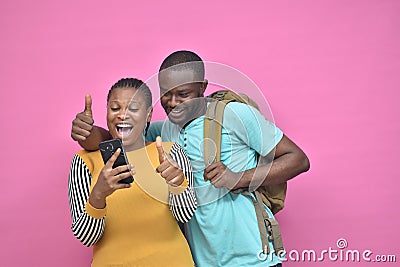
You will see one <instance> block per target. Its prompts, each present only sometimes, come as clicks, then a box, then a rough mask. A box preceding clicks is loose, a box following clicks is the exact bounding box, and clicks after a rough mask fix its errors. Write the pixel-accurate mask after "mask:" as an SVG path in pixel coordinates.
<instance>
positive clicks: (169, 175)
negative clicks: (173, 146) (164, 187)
mask: <svg viewBox="0 0 400 267" xmlns="http://www.w3.org/2000/svg"><path fill="white" fill-rule="evenodd" d="M156 148H157V151H158V160H159V161H160V165H159V166H158V167H157V168H156V171H157V172H158V173H160V174H161V176H162V177H163V178H164V179H165V181H166V182H167V184H169V185H172V186H180V185H181V184H182V183H183V181H184V179H185V176H184V174H183V172H182V170H181V169H180V168H179V166H178V164H177V163H176V161H175V160H173V159H172V158H171V156H170V155H168V154H167V153H165V152H164V149H163V147H162V139H161V137H159V136H158V137H157V138H156Z"/></svg>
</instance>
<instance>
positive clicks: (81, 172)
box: [68, 155, 105, 247]
mask: <svg viewBox="0 0 400 267" xmlns="http://www.w3.org/2000/svg"><path fill="white" fill-rule="evenodd" d="M91 180H92V175H91V174H90V172H89V169H88V168H87V166H86V164H85V162H84V161H83V160H82V158H81V157H79V156H78V155H75V156H74V158H73V159H72V163H71V168H70V172H69V180H68V198H69V206H70V211H71V217H72V227H71V229H72V232H73V233H74V235H75V237H76V238H77V239H78V240H79V241H81V243H82V244H83V245H85V246H88V247H89V246H93V245H94V244H95V243H96V242H97V241H98V240H99V239H100V238H101V237H102V235H103V233H104V225H105V216H103V217H102V218H94V217H92V216H90V215H89V214H88V213H87V212H86V208H85V207H86V204H87V202H88V199H89V191H90V182H91Z"/></svg>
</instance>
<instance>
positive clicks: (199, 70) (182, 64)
mask: <svg viewBox="0 0 400 267" xmlns="http://www.w3.org/2000/svg"><path fill="white" fill-rule="evenodd" d="M174 66H175V67H174ZM168 68H170V69H172V70H182V69H190V70H193V72H194V73H195V74H196V75H195V78H196V80H198V81H199V82H201V81H204V62H203V60H202V59H201V58H200V57H199V56H198V55H197V54H196V53H194V52H192V51H186V50H181V51H176V52H173V53H172V54H170V55H169V56H168V57H166V58H165V59H164V61H163V63H162V64H161V66H160V72H161V71H163V70H165V69H168Z"/></svg>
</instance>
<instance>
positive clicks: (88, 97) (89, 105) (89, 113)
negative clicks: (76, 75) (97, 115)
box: [84, 94, 93, 118]
mask: <svg viewBox="0 0 400 267" xmlns="http://www.w3.org/2000/svg"><path fill="white" fill-rule="evenodd" d="M84 112H85V115H86V116H89V117H91V118H93V114H92V96H91V95H89V94H87V95H86V96H85V110H84Z"/></svg>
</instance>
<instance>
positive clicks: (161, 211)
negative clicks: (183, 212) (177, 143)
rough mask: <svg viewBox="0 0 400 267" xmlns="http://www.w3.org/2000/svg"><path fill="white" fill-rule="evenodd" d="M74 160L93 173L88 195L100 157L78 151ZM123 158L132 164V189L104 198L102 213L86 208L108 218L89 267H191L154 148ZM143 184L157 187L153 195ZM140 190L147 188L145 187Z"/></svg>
mask: <svg viewBox="0 0 400 267" xmlns="http://www.w3.org/2000/svg"><path fill="white" fill-rule="evenodd" d="M78 156H79V157H81V159H82V160H83V162H84V163H85V164H86V166H87V168H88V169H89V171H90V173H91V176H92V180H91V186H90V189H92V188H93V186H94V185H95V184H96V181H97V178H98V175H99V173H100V171H101V169H102V168H103V166H104V164H103V160H102V158H101V154H100V152H99V151H96V152H87V151H80V152H79V153H78ZM127 157H128V159H129V162H130V163H133V164H135V168H134V170H135V171H136V174H135V175H134V178H135V181H134V182H133V183H132V186H131V187H130V188H128V189H122V190H117V191H115V192H114V193H113V194H111V195H110V196H109V197H107V207H106V208H105V209H100V210H99V209H95V208H94V207H92V206H91V205H90V204H89V202H87V203H86V206H85V210H86V213H87V214H88V215H89V216H90V217H93V218H97V219H100V218H103V217H104V216H105V217H106V219H105V226H104V233H103V235H102V237H101V239H100V240H98V241H97V242H96V243H95V245H94V250H93V262H92V266H95V267H97V266H157V267H158V266H193V265H194V264H193V261H192V257H191V254H190V250H189V247H188V245H187V242H186V239H185V238H184V236H183V234H182V232H181V231H180V229H179V227H178V224H177V222H176V220H175V218H174V217H173V216H172V214H171V211H170V210H169V205H168V203H165V200H166V199H165V198H166V196H168V187H167V185H166V184H165V181H163V179H162V178H161V177H160V176H159V175H158V174H157V173H156V172H155V167H157V165H158V164H157V165H156V163H157V161H158V154H157V150H156V146H155V143H153V144H150V145H148V146H146V147H145V148H142V149H138V150H135V151H131V152H128V153H127ZM152 162H153V163H152ZM136 180H137V181H136ZM146 180H149V181H153V183H156V184H158V185H159V188H158V189H156V190H155V191H154V192H150V194H151V195H150V194H148V193H149V192H148V190H146V191H147V193H146V192H145V191H143V190H142V189H141V188H140V187H139V186H138V182H139V181H146ZM150 184H151V182H150ZM142 187H144V188H145V187H146V183H145V182H144V184H143V186H142ZM163 187H164V190H162V188H163ZM148 188H150V190H151V187H148ZM157 190H158V192H159V193H157V192H156V191H157ZM165 190H166V191H165Z"/></svg>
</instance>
